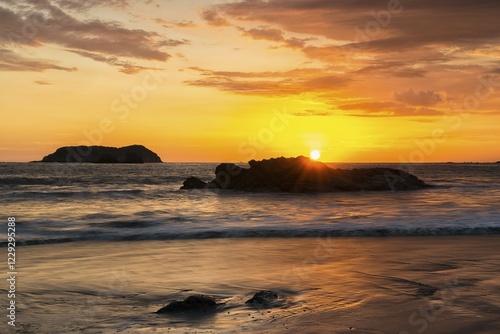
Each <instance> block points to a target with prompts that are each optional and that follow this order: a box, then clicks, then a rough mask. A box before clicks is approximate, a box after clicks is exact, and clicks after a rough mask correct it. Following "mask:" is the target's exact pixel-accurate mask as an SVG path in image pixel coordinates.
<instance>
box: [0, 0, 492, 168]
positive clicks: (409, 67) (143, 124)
mask: <svg viewBox="0 0 500 334" xmlns="http://www.w3.org/2000/svg"><path fill="white" fill-rule="evenodd" d="M498 17H500V4H499V3H498V1H493V0H479V1H473V0H459V1H454V2H450V1H443V0H441V1H436V0H434V1H430V0H419V1H418V2H416V1H413V2H410V1H408V0H406V1H403V0H401V1H399V0H389V1H387V2H385V1H372V0H363V1H352V2H348V1H340V0H315V1H312V0H307V1H306V0H289V1H288V0H287V1H285V0H267V1H264V0H247V1H231V0H227V1H226V0H209V1H202V0H197V1H181V0H171V1H159V0H156V1H154V0H153V1H151V0H142V1H129V0H107V1H106V0H103V1H97V0H90V1H85V2H81V1H77V0H52V1H49V0H41V1H28V0H21V1H12V0H3V1H2V2H1V3H0V22H1V23H0V76H1V78H2V79H1V80H0V91H1V94H0V106H1V107H0V113H1V117H2V122H0V130H1V131H0V161H31V160H41V158H42V157H43V156H44V155H46V154H49V153H52V152H53V151H55V149H56V148H58V147H60V146H66V145H91V144H92V145H106V146H125V145H130V144H143V145H145V146H147V147H148V148H150V149H152V150H153V151H155V152H157V153H158V154H159V155H160V156H161V158H162V160H163V161H247V160H249V159H253V158H257V159H261V158H269V157H273V156H282V155H283V156H297V155H301V154H303V155H307V154H308V153H309V151H310V150H312V149H318V150H320V151H321V153H322V158H321V159H322V160H323V161H353V162H371V161H373V162H434V161H497V160H500V152H499V149H498V147H500V145H499V143H500V131H499V124H500V93H499V92H500V46H499V45H500V44H499V41H500V21H499V20H498Z"/></svg>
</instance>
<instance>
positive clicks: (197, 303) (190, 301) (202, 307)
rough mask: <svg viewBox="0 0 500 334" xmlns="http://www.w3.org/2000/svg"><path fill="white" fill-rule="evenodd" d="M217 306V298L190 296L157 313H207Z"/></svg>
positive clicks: (170, 304)
mask: <svg viewBox="0 0 500 334" xmlns="http://www.w3.org/2000/svg"><path fill="white" fill-rule="evenodd" d="M216 306H217V302H216V301H215V298H213V297H212V296H205V295H194V296H189V297H187V298H186V299H185V300H183V301H173V302H171V303H169V304H168V305H166V306H164V307H162V308H161V309H159V310H158V311H156V313H176V312H185V311H207V310H211V309H213V308H214V307H216Z"/></svg>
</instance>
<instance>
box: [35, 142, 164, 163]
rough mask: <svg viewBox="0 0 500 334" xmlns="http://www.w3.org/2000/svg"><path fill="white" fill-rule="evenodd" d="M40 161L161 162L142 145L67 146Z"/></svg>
mask: <svg viewBox="0 0 500 334" xmlns="http://www.w3.org/2000/svg"><path fill="white" fill-rule="evenodd" d="M42 162H92V163H150V162H162V161H161V159H160V157H159V156H158V155H157V154H156V153H154V152H153V151H151V150H149V149H147V148H146V147H144V146H142V145H131V146H125V147H120V148H117V147H107V146H67V147H61V148H58V149H57V150H56V151H55V152H54V153H52V154H49V155H47V156H45V157H44V158H43V159H42Z"/></svg>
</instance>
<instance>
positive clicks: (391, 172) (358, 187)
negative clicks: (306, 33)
mask: <svg viewBox="0 0 500 334" xmlns="http://www.w3.org/2000/svg"><path fill="white" fill-rule="evenodd" d="M249 165H250V168H241V167H239V166H237V165H235V164H231V163H223V164H220V165H219V166H217V168H216V169H215V175H216V178H215V179H214V180H212V181H210V182H208V183H206V182H203V181H201V180H199V179H197V178H194V177H190V178H188V179H187V180H186V181H185V182H184V185H183V186H182V187H181V189H203V188H206V189H230V190H242V191H251V192H335V191H362V190H367V191H378V190H414V189H422V188H425V187H429V185H427V184H426V183H425V182H423V181H422V180H420V179H418V178H417V177H416V176H414V175H412V174H409V173H407V172H405V171H402V170H399V169H392V168H356V169H349V170H347V169H332V168H330V167H328V166H327V165H325V164H324V163H321V162H317V161H312V160H310V159H309V158H306V157H303V156H300V157H297V158H283V157H281V158H275V159H269V160H261V161H255V160H251V161H250V162H249Z"/></svg>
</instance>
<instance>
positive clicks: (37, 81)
mask: <svg viewBox="0 0 500 334" xmlns="http://www.w3.org/2000/svg"><path fill="white" fill-rule="evenodd" d="M33 82H34V83H36V84H37V85H41V86H45V85H52V82H50V81H47V80H35V81H33Z"/></svg>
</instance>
